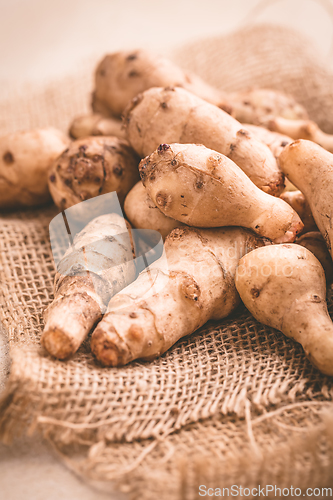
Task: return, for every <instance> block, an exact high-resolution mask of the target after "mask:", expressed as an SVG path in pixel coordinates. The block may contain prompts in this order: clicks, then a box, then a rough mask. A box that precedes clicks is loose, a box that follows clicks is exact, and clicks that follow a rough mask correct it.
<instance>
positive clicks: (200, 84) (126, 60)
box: [92, 50, 222, 116]
mask: <svg viewBox="0 0 333 500" xmlns="http://www.w3.org/2000/svg"><path fill="white" fill-rule="evenodd" d="M167 86H179V87H184V88H185V89H187V90H189V91H190V92H193V94H196V95H198V96H199V97H202V98H203V99H205V100H207V101H209V102H212V103H213V104H217V103H219V102H220V100H221V99H222V93H221V92H219V91H218V90H216V89H215V88H214V87H211V86H210V85H208V84H207V83H205V82H204V81H203V80H201V78H199V77H198V76H196V75H193V74H190V73H186V72H184V71H183V70H182V69H181V68H179V67H178V66H176V65H175V64H173V63H172V62H171V61H169V60H167V59H164V58H161V57H159V56H155V55H153V54H151V53H149V52H147V51H144V50H135V51H132V52H116V53H113V54H108V55H107V56H105V57H104V59H103V60H102V61H101V62H100V63H99V65H98V67H97V69H96V73H95V91H94V93H93V103H92V107H93V110H94V112H96V113H101V114H103V115H104V116H121V114H122V113H123V111H124V109H125V107H126V106H127V104H128V103H129V102H130V101H131V99H133V98H134V97H135V96H136V95H137V94H139V93H140V92H143V91H145V90H147V89H150V88H151V87H167Z"/></svg>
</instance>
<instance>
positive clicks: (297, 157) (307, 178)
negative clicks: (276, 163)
mask: <svg viewBox="0 0 333 500" xmlns="http://www.w3.org/2000/svg"><path fill="white" fill-rule="evenodd" d="M280 165H281V168H282V170H283V171H284V173H285V174H286V176H287V177H288V179H289V180H290V181H291V182H292V183H293V184H295V186H297V188H298V189H299V190H300V191H302V193H303V194H304V196H305V197H306V199H307V201H308V203H309V205H310V208H311V212H312V215H313V218H314V220H315V222H316V224H317V226H318V229H319V231H320V232H321V234H322V235H323V237H324V239H325V242H326V245H327V247H328V249H329V251H330V254H331V256H333V229H332V221H333V199H332V187H333V155H332V154H331V153H329V152H328V151H326V150H325V149H323V148H321V147H320V146H318V145H317V144H315V143H314V142H311V141H305V140H298V141H295V142H293V143H292V144H290V145H289V146H287V147H286V148H285V149H284V151H283V152H282V153H281V155H280Z"/></svg>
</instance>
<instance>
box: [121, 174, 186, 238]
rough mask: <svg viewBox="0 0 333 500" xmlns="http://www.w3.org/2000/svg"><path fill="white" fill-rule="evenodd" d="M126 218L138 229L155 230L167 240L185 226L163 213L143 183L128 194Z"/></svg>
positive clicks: (125, 205) (125, 207) (125, 208)
mask: <svg viewBox="0 0 333 500" xmlns="http://www.w3.org/2000/svg"><path fill="white" fill-rule="evenodd" d="M124 210H125V214H126V217H127V218H128V220H129V221H130V223H131V225H132V226H133V227H135V228H136V229H153V230H154V231H158V232H159V233H160V234H161V236H162V238H163V239H165V238H166V237H167V235H168V234H169V233H171V231H172V230H173V229H175V228H176V227H181V226H183V225H184V224H183V223H182V222H179V221H177V220H175V219H172V218H171V217H167V216H166V215H164V213H163V212H161V211H160V210H159V209H158V208H157V206H156V205H155V204H154V203H153V201H152V200H151V198H150V197H149V195H148V193H147V190H146V189H145V187H144V185H143V184H142V182H138V183H137V184H136V185H135V186H134V187H133V188H132V189H131V191H130V192H129V193H128V195H127V196H126V199H125V203H124Z"/></svg>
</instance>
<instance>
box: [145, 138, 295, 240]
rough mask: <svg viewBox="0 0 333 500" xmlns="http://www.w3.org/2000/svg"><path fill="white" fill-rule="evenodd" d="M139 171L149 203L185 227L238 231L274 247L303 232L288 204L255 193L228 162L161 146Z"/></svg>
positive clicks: (197, 150) (195, 149)
mask: <svg viewBox="0 0 333 500" xmlns="http://www.w3.org/2000/svg"><path fill="white" fill-rule="evenodd" d="M139 169H140V174H141V179H142V182H143V184H144V186H145V187H146V189H147V191H148V194H149V196H150V198H151V199H152V200H153V203H154V204H156V206H157V207H158V208H159V209H160V210H161V211H162V212H163V213H164V214H165V215H167V216H168V217H172V218H174V219H176V220H179V221H181V222H183V223H184V224H187V225H189V226H196V227H219V226H242V227H247V228H250V229H252V230H253V231H254V232H256V233H257V234H259V235H260V236H265V237H267V238H270V239H271V240H274V241H276V242H288V241H294V240H295V238H296V235H297V234H298V233H299V232H300V231H301V230H302V228H303V224H302V222H301V220H300V218H299V217H298V215H297V214H296V212H295V211H294V210H293V209H292V208H291V207H290V206H289V205H288V204H287V203H285V202H284V201H283V200H281V199H280V198H275V197H273V196H270V195H268V194H266V193H264V192H263V191H261V190H260V189H258V188H257V187H256V186H255V185H254V184H253V183H252V182H251V181H250V179H249V178H248V177H247V176H246V175H245V174H244V172H242V170H241V169H240V168H239V167H237V165H236V164H235V163H233V162H232V161H231V160H230V159H229V158H226V157H225V156H223V155H221V154H220V153H217V152H216V151H212V150H211V149H207V148H205V146H200V145H197V144H171V145H168V144H161V145H160V146H159V148H158V149H157V150H156V151H155V152H154V153H153V154H151V155H150V156H149V157H147V158H145V159H144V160H142V161H141V163H140V166H139Z"/></svg>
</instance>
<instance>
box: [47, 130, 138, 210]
mask: <svg viewBox="0 0 333 500" xmlns="http://www.w3.org/2000/svg"><path fill="white" fill-rule="evenodd" d="M138 161H139V160H138V157H137V155H136V154H135V152H134V151H133V150H132V148H131V147H130V146H129V145H128V144H127V142H125V141H122V140H120V139H117V138H116V137H87V138H85V139H79V140H77V141H73V142H72V144H71V145H70V147H69V148H68V150H66V151H65V152H64V153H63V154H62V155H61V156H60V157H59V158H58V159H57V161H56V162H54V163H53V165H52V168H51V170H50V172H49V187H50V192H51V195H52V198H53V200H54V202H55V204H56V205H57V206H58V207H59V208H61V209H62V210H63V209H65V208H69V207H71V206H73V205H76V204H77V203H80V202H81V201H84V200H89V199H90V198H93V197H95V196H98V195H100V194H105V193H111V192H113V191H116V192H117V195H118V198H119V202H120V203H121V204H123V203H124V199H125V196H126V195H127V193H128V192H129V190H130V189H131V188H132V187H133V186H134V184H136V183H137V182H138V180H139V172H138Z"/></svg>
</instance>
